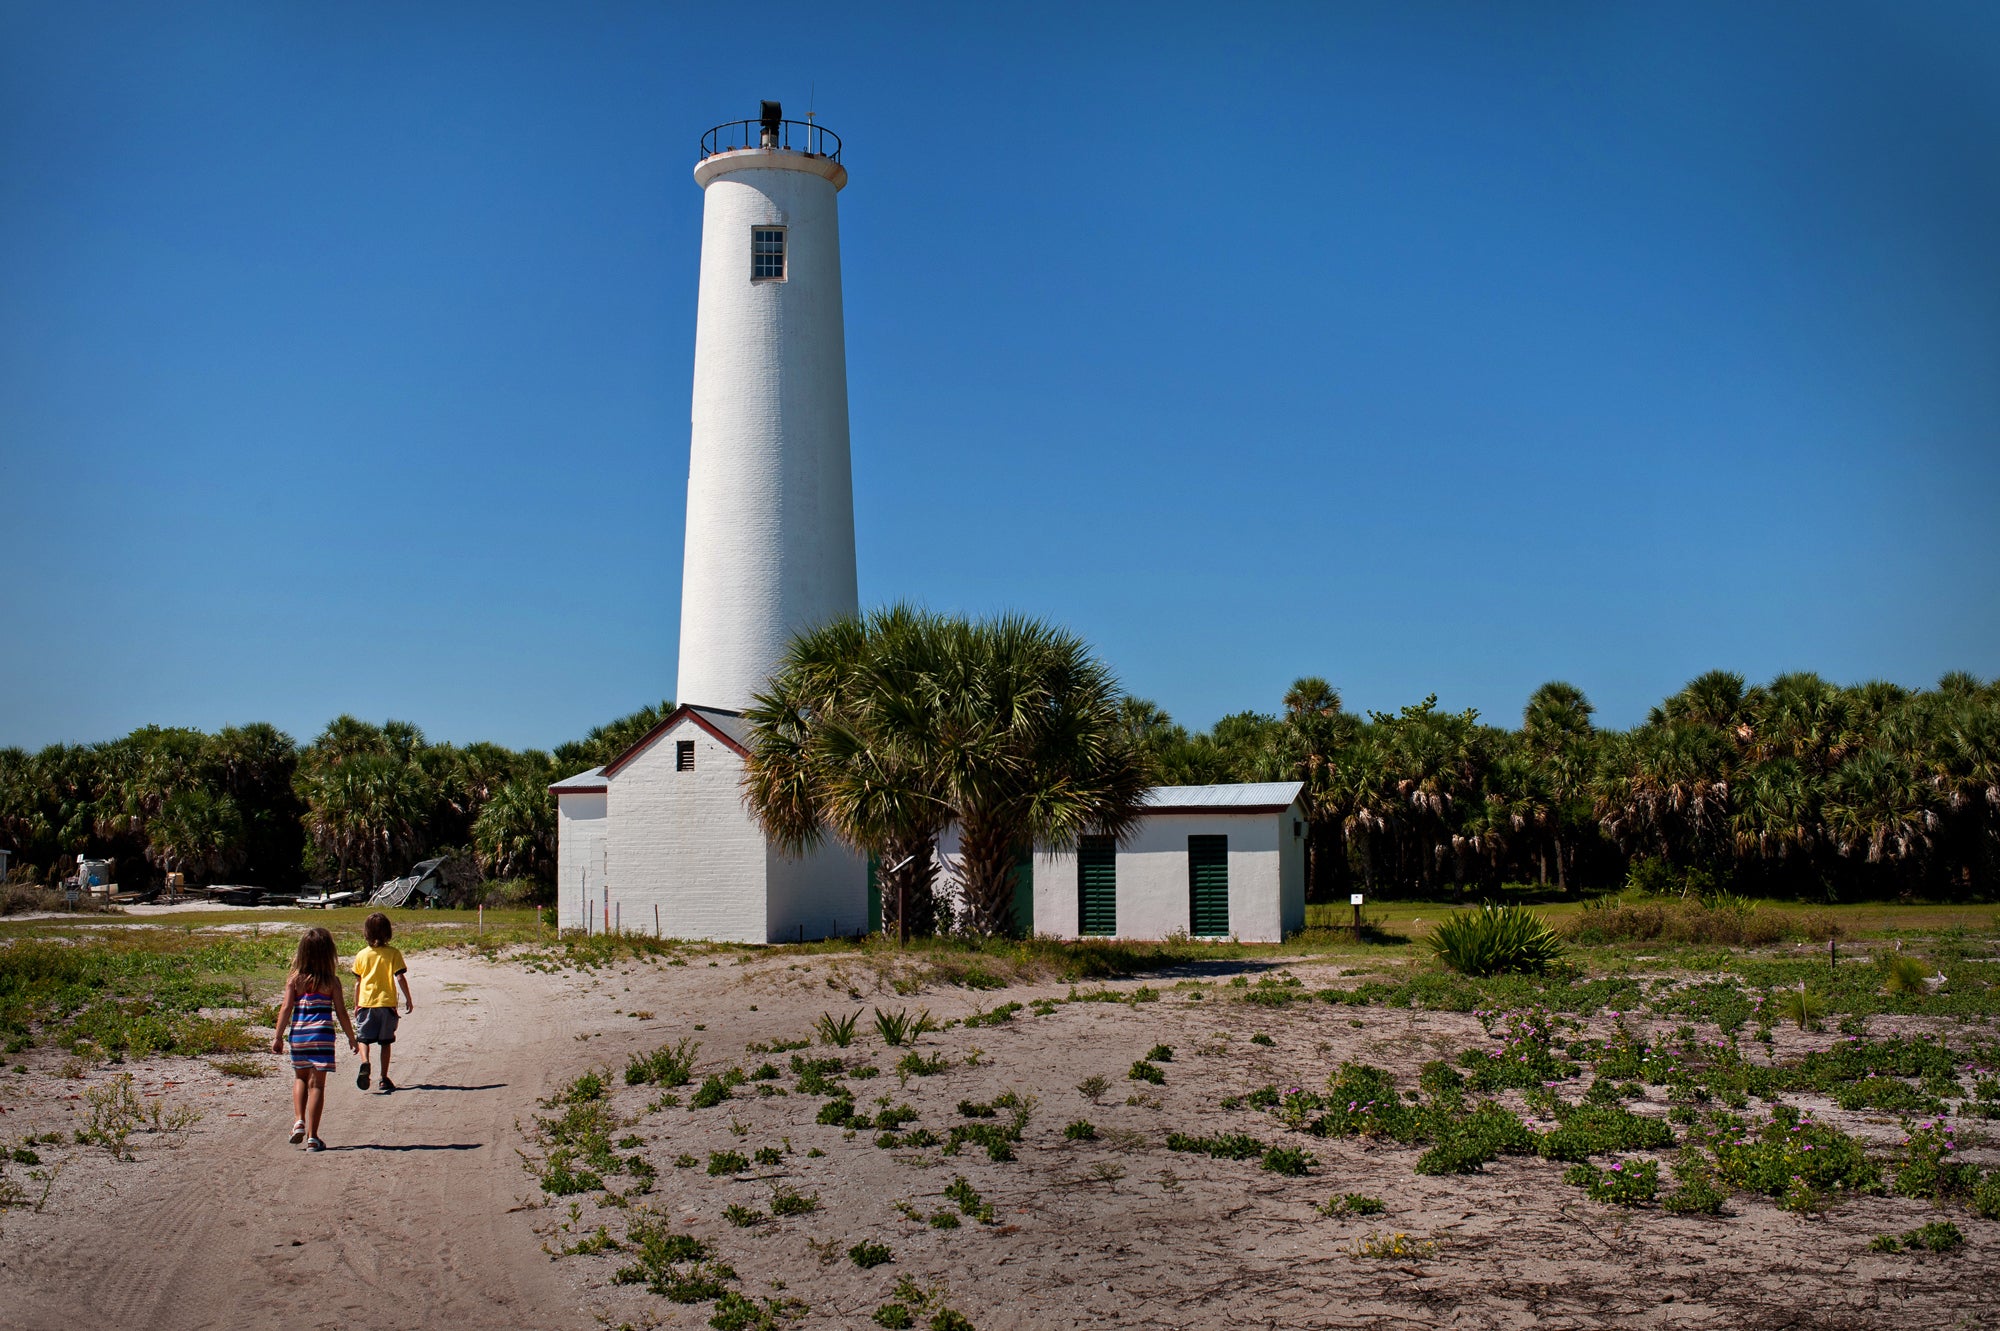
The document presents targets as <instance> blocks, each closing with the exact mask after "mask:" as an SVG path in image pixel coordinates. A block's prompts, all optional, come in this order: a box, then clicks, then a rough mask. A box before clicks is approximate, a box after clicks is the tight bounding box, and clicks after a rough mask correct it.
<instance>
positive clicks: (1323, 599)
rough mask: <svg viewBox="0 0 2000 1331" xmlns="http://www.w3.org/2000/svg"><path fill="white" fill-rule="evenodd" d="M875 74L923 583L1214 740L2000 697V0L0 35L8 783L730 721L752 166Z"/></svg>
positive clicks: (866, 362) (60, 7)
mask: <svg viewBox="0 0 2000 1331" xmlns="http://www.w3.org/2000/svg"><path fill="white" fill-rule="evenodd" d="M809 94H810V96H811V97H812V99H813V101H814V103H815V106H816V109H817V111H818V112H819V114H820V118H821V120H822V122H823V123H824V124H826V125H827V126H829V127H831V128H833V129H834V130H836V131H838V132H839V133H840V134H841V135H842V136H843V137H844V138H845V140H846V145H847V147H846V154H845V161H846V163H847V165H848V168H849V170H850V172H851V173H852V181H851V183H850V185H849V186H848V188H847V190H846V192H845V193H844V194H843V195H842V203H841V207H842V214H843V215H842V219H841V225H842V232H843V243H844V249H845V278H846V289H847V299H848V305H847V330H848V332H847V337H848V347H847V351H848V364H849V367H850V370H849V372H850V376H851V394H852V419H853V439H854V458H855V485H856V510H857V521H858V526H859V533H860V574H861V588H862V598H863V601H864V603H880V602H886V601H890V600H895V599H910V600H914V601H919V602H923V603H927V604H929V605H931V606H933V607H935V608H939V609H951V610H962V611H966V612H971V613H986V612H991V611H997V610H1001V609H1019V610H1026V611H1032V612H1035V613H1038V614H1042V615H1046V616H1048V617H1050V618H1052V619H1055V620H1057V621H1060V622H1062V623H1064V624H1066V625H1069V626H1070V627H1072V628H1074V629H1076V630H1077V631H1079V632H1081V633H1082V634H1083V635H1084V636H1085V637H1087V638H1088V639H1089V640H1090V641H1091V642H1093V643H1094V644H1095V645H1096V646H1097V648H1098V649H1099V650H1100V651H1101V652H1102V653H1103V655H1104V656H1105V657H1106V658H1107V659H1108V660H1109V661H1110V662H1111V663H1112V665H1113V666H1114V667H1115V668H1116V669H1117V671H1118V672H1119V674H1120V676H1121V677H1122V678H1123V680H1124V681H1125V683H1126V685H1127V686H1128V687H1129V688H1130V689H1132V690H1133V691H1134V692H1137V693H1140V694H1144V695H1147V696H1150V697H1152V698H1154V699H1156V700H1158V701H1159V702H1160V703H1162V704H1163V705H1164V706H1165V707H1167V708H1168V709H1169V710H1170V711H1171V712H1173V713H1174V715H1175V716H1176V717H1178V718H1179V719H1181V720H1183V721H1185V722H1187V723H1189V724H1190V725H1196V726H1203V725H1206V724H1208V723H1209V722H1211V721H1213V720H1214V719H1215V718H1216V717H1217V716H1219V715H1221V714H1223V713H1225V712H1229V711H1234V710H1238V709H1242V708H1249V707H1255V708H1260V709H1265V710H1270V709H1274V708H1275V707H1276V705H1277V701H1278V698H1279V696H1280V694H1281V693H1282V691H1283V689H1284V687H1285V685H1286V684H1287V683H1288V682H1289V681H1290V680H1291V679H1292V678H1293V677H1294V676H1296V675H1300V674H1306V673H1312V674H1321V675H1324V676H1326V677H1328V678H1329V679H1331V680H1333V681H1334V682H1335V683H1336V684H1337V685H1338V686H1339V687H1340V688H1341V689H1342V691H1343V692H1344V694H1345V696H1346V698H1347V701H1348V704H1349V706H1350V707H1352V708H1356V709H1360V708H1381V709H1389V708H1393V707H1395V706H1398V705H1400V704H1403V703H1406V702H1412V701H1416V700H1418V699H1420V698H1422V697H1423V695H1424V694H1426V693H1428V692H1431V691H1436V692H1437V693H1438V694H1439V696H1440V699H1441V700H1442V701H1443V703H1445V704H1446V705H1448V706H1451V707H1455V708H1456V707H1477V708H1479V709H1480V710H1481V711H1482V712H1483V713H1485V714H1486V715H1488V716H1489V717H1492V718H1494V719H1498V720H1505V721H1509V722H1512V721H1514V720H1516V719H1517V718H1518V715H1519V709H1520V706H1521V703H1522V701H1523V700H1524V698H1525V697H1526V695H1527V693H1528V692H1529V691H1530V690H1531V689H1533V688H1534V686H1535V685H1537V684H1538V683H1540V682H1542V681H1543V680H1546V679H1550V678H1558V677H1560V678H1566V679H1569V680H1571V681H1573V682H1575V683H1577V684H1579V685H1581V686H1582V687H1583V688H1584V689H1585V690H1586V691H1587V692H1588V693H1589V694H1590V696H1591V697H1592V698H1593V699H1594V700H1595V701H1596V702H1597V703H1598V704H1599V707H1600V712H1601V716H1600V719H1601V720H1603V721H1605V722H1606V723H1609V724H1614V725H1627V724H1631V723H1633V722H1636V721H1637V720H1639V719H1641V718H1642V717H1643V715H1644V711H1645V708H1646V707H1647V705H1648V704H1650V703H1652V702H1653V701H1655V700H1657V699H1658V698H1659V697H1660V696H1662V695H1663V694H1665V693H1667V692H1669V691H1671V690H1673V689H1674V688H1676V687H1678V686H1679V685H1680V684H1681V683H1682V682H1683V681H1685V680H1686V679H1688V678H1689V677H1691V676H1692V675H1694V674H1696V673H1698V672H1700V671H1702V670H1706V669H1709V668H1713V667H1725V668H1730V669H1735V670H1740V671H1743V672H1744V673H1746V674H1748V675H1750V676H1752V677H1753V678H1763V677H1768V676H1769V675H1771V674H1773V673H1776V672H1778V671H1781V670H1790V669H1815V670H1818V671H1820V672H1822V673H1824V674H1826V675H1828V676H1830V677H1831V678H1834V679H1836V680H1840V681H1843V682H1846V681H1856V680H1861V679H1866V678H1871V677H1883V678H1889V679H1894V680H1898V681H1900V682H1903V683H1906V684H1925V683H1929V682H1930V681H1932V680H1934V679H1935V678H1936V677H1937V676H1938V674H1940V673H1941V672H1943V671H1945V670H1948V669H1966V670H1971V671H1973V672H1975V673H1977V674H1979V675H1981V676H1982V677H1985V676H1991V675H1994V674H2000V243H1996V238H2000V8H1995V7H1993V6H1991V5H1984V4H1965V5H1923V6H1890V5H1879V4H1870V5H1841V4H1833V5H1814V6H1809V7H1800V6H1797V5H1775V4H1772V5H1741V4H1734V3H1732V4H1721V5H1714V6H1699V5H1650V6H1638V5H1600V4H1592V3H1567V4H1545V5H1532V4H1529V5H1491V4H1485V3H1477V4H1466V5H1450V4H1415V5H1412V4H1387V3H1385V4H1376V5H1321V4H1308V5H1299V6H1291V7H1287V6H1213V5H1204V6H1187V7H1176V6H1171V5H1143V6H1131V7H1115V8H1114V7H1110V6H1098V5H1076V4H1066V5H1054V6H1049V7H1046V8H1036V7H1028V6H1021V5H1007V6H994V7H989V8H986V9H983V10H974V9H972V8H971V7H968V6H960V5H936V4H921V5H910V6H907V7H889V8H885V7H870V6H861V7H856V6H847V5H832V6H829V5H825V4H816V5H810V6H797V5H788V4H769V3H761V4H757V5H737V6H729V5H718V4H704V5H699V6H692V5H690V6H679V5H667V4H658V3H655V4H612V3H602V4H588V5H565V4H556V3H548V4H542V5H504V4H496V3H486V2H481V3H467V4H461V5H452V4H438V3H427V4H422V5H414V6H412V5H404V4H370V3H364V4H338V5H327V4H307V3H261V2H259V3H248V2H246V3H241V4H235V5H205V4H186V5H180V4H176V5H159V4H148V3H130V4H98V3H79V2H78V0H62V2H61V3H53V2H52V3H22V2H20V0H16V2H15V3H10V4H7V5H5V6H4V8H0V524H4V533H5V534H4V538H3V539H4V542H5V544H4V550H5V554H4V566H0V567H4V574H5V576H4V578H0V744H8V743H12V744H24V745H29V746H34V745H39V744H43V743H46V742H50V741H54V740H59V739H60V740H74V741H86V740H96V739H104V738H108V737H111V736H114V735H118V734H121V733H123V732H125V731H126V730H128V729H130V728H132V727H133V726H136V725H140V724H144V723H148V722H159V723H162V724H185V725H195V726H201V727H204V728H213V727H216V726H220V725H223V724H227V723H230V722H238V721H244V720H252V719H265V720H270V721H273V722H275V723H276V724H278V725H280V726H282V727H284V728H285V729H287V730H289V731H291V732H292V733H294V734H295V735H298V736H299V737H300V738H301V739H306V738H310V737H311V736H312V735H313V734H314V733H316V732H317V731H318V730H319V728H320V727H321V726H322V725H323V724H324V723H325V722H326V720H327V719H328V718H330V717H332V716H334V715H335V714H337V713H340V712H343V711H346V712H354V713H356V714H358V715H362V716H366V717H371V718H375V719H381V718H384V717H389V716H394V717H400V718H406V719H409V720H412V721H415V722H417V723H418V724H419V725H421V726H422V727H423V728H424V729H425V730H426V732H427V733H429V734H430V735H431V736H432V737H433V738H437V739H451V740H461V741H463V740H472V739H479V738H488V739H493V740H497V741H500V742H502V743H506V744H510V745H516V746H525V745H536V746H548V745H551V744H554V743H556V742H558V741H560V740H563V739H565V738H569V737H573V736H576V735H578V734H580V733H581V732H582V731H584V730H585V729H586V728H588V727H589V726H590V725H592V724H594V723H596V722H599V721H602V720H605V719H608V718H610V717H612V716H614V715H617V714H620V713H623V712H626V711H629V710H631V709H632V708H634V707H637V706H639V705H641V704H643V703H645V702H648V701H652V700H657V699H659V698H661V697H671V696H672V695H673V691H674V678H673V675H674V661H675V638H676V626H677V619H678V613H679V607H678V599H679V588H680V558H681V535H682V508H683V500H684V488H685V483H686V467H687V443H688V440H687V420H688V395H689V385H690V375H691V363H692V354H693V334H694V299H695V278H696V257H697V254H696V251H697V245H698V240H699V226H700V217H701V195H700V191H699V190H698V189H697V188H696V186H695V185H694V183H693V181H692V179H691V176H690V172H691V170H692V168H693V166H694V162H695V159H696V150H697V142H698V140H699V137H700V135H701V133H702V131H703V130H705V129H706V128H708V127H709V126H710V125H712V124H715V123H717V122H720V121H724V120H733V119H738V118H741V117H744V116H748V115H752V114H754V113H755V110H756V106H757V101H758V99H759V98H763V97H773V98H780V99H782V100H783V101H784V103H785V106H786V110H787V112H788V114H792V115H801V116H802V115H803V113H804V112H805V110H806V109H807V101H808V96H809Z"/></svg>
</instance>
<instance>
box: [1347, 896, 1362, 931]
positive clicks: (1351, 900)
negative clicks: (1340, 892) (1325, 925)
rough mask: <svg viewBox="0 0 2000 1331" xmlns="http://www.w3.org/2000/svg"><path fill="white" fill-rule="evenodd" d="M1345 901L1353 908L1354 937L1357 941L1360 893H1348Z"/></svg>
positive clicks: (1359, 921) (1359, 929)
mask: <svg viewBox="0 0 2000 1331" xmlns="http://www.w3.org/2000/svg"><path fill="white" fill-rule="evenodd" d="M1347 901H1348V904H1349V905H1351V906H1353V907H1354V936H1355V938H1356V939H1359V938H1360V937H1361V893H1359V892H1353V893H1350V894H1349V895H1348V898H1347Z"/></svg>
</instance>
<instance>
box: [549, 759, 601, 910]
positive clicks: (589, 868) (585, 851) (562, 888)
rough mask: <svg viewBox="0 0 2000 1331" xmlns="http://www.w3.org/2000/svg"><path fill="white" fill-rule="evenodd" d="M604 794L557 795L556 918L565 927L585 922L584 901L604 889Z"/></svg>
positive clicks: (595, 896) (593, 897) (592, 899)
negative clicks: (583, 913)
mask: <svg viewBox="0 0 2000 1331" xmlns="http://www.w3.org/2000/svg"><path fill="white" fill-rule="evenodd" d="M604 808H605V796H604V793H603V792H601V791H599V792H597V793H594V794H577V795H558V796H556V921H557V923H558V925H559V926H560V927H562V928H564V929H575V928H580V927H582V924H583V915H582V909H583V903H584V902H586V901H594V900H598V899H600V894H601V893H602V892H603V891H604V860H605V853H606V847H605V831H606V829H607V828H608V827H609V826H610V822H609V820H608V819H606V818H605V816H604Z"/></svg>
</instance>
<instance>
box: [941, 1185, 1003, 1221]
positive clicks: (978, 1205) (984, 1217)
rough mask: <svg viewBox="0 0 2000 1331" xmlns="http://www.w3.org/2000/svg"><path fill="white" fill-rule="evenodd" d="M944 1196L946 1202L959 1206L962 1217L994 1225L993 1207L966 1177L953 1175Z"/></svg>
mask: <svg viewBox="0 0 2000 1331" xmlns="http://www.w3.org/2000/svg"><path fill="white" fill-rule="evenodd" d="M944 1195H945V1200H946V1201H950V1202H956V1203H957V1204H958V1210H959V1214H960V1215H969V1216H971V1217H972V1218H973V1219H975V1220H977V1221H979V1222H980V1223H981V1224H985V1225H990V1224H993V1223H994V1217H993V1207H992V1206H991V1205H990V1204H988V1203H987V1202H986V1201H985V1200H983V1199H982V1198H981V1197H980V1195H979V1190H978V1189H977V1188H974V1187H973V1186H972V1183H971V1181H970V1180H969V1179H967V1178H966V1177H965V1175H963V1174H954V1175H952V1178H951V1182H949V1183H947V1184H945V1185H944Z"/></svg>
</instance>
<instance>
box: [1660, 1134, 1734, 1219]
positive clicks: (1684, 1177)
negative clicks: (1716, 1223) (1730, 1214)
mask: <svg viewBox="0 0 2000 1331" xmlns="http://www.w3.org/2000/svg"><path fill="white" fill-rule="evenodd" d="M1674 1178H1675V1179H1676V1180H1677V1181H1678V1182H1679V1184H1680V1186H1679V1187H1677V1188H1675V1189H1674V1190H1673V1191H1672V1192H1670V1193H1668V1194H1667V1197H1666V1200H1665V1201H1663V1202H1661V1203H1660V1207H1661V1209H1662V1210H1664V1211H1666V1212H1667V1213H1668V1214H1670V1215H1721V1214H1722V1203H1723V1201H1724V1200H1725V1198H1724V1196H1723V1192H1722V1189H1720V1188H1718V1187H1716V1186H1715V1171H1714V1170H1712V1169H1710V1168H1709V1167H1708V1161H1707V1159H1706V1158H1705V1157H1703V1155H1702V1154H1701V1152H1700V1151H1699V1150H1697V1149H1695V1148H1692V1147H1689V1148H1686V1149H1683V1150H1682V1151H1681V1158H1680V1159H1679V1160H1678V1161H1677V1162H1675V1164H1674Z"/></svg>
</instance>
